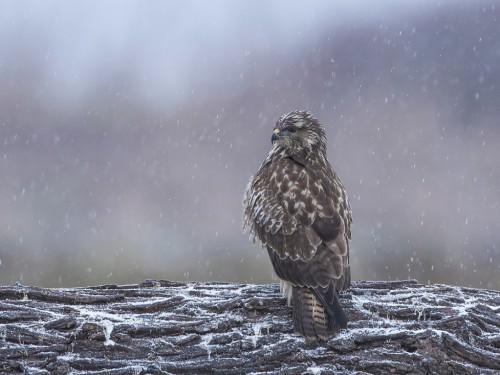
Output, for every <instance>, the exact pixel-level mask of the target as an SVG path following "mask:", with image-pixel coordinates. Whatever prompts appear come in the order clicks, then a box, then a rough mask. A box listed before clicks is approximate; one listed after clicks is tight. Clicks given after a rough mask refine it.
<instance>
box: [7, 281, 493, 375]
mask: <svg viewBox="0 0 500 375" xmlns="http://www.w3.org/2000/svg"><path fill="white" fill-rule="evenodd" d="M341 297H342V298H341V302H342V305H343V307H344V309H345V311H346V313H347V315H348V316H349V319H350V321H349V327H348V330H346V331H342V332H341V333H340V334H339V335H338V336H336V337H334V338H333V339H331V340H330V341H329V342H327V343H319V344H317V343H311V342H305V341H304V340H303V339H302V338H301V337H299V336H297V335H295V334H294V333H293V331H292V325H291V309H290V308H289V307H288V306H286V303H285V300H284V299H283V298H282V297H281V295H280V293H279V287H278V286H277V285H276V284H272V285H250V284H228V283H198V282H189V283H182V282H171V281H163V280H158V281H156V280H149V281H146V282H144V283H142V284H139V285H120V286H117V285H103V286H97V287H89V288H72V289H47V288H38V287H29V286H23V285H13V286H4V287H0V373H2V374H16V373H25V374H69V373H71V374H109V375H111V374H112V375H114V374H171V373H172V374H179V373H184V374H199V373H213V374H232V373H254V374H257V373H271V374H272V373H280V374H303V373H305V374H308V373H309V374H499V373H500V292H498V291H491V290H482V289H473V288H465V287H454V286H447V285H422V284H419V283H417V282H416V281H414V280H408V281H398V282H382V281H380V282H367V281H358V282H354V283H353V286H352V288H351V290H350V291H349V293H345V294H344V295H342V296H341Z"/></svg>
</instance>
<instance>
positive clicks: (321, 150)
mask: <svg viewBox="0 0 500 375" xmlns="http://www.w3.org/2000/svg"><path fill="white" fill-rule="evenodd" d="M311 157H315V158H317V157H319V158H323V159H324V160H327V158H326V146H325V142H319V144H317V143H306V144H304V145H302V147H298V148H291V147H286V146H283V145H282V144H278V143H277V142H275V143H274V144H273V148H272V149H271V151H269V154H268V155H267V157H266V159H265V160H264V162H263V163H262V166H264V165H266V164H270V163H273V162H277V161H279V160H281V159H284V158H291V159H294V160H295V161H296V162H298V163H299V164H303V165H305V163H306V160H308V159H310V158H311Z"/></svg>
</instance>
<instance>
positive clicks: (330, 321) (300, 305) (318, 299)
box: [292, 285, 347, 341]
mask: <svg viewBox="0 0 500 375" xmlns="http://www.w3.org/2000/svg"><path fill="white" fill-rule="evenodd" d="M292 305H293V328H294V331H295V333H297V334H299V335H302V336H304V337H305V338H307V339H310V340H318V339H319V340H323V341H328V340H329V339H330V338H332V337H333V336H335V335H336V334H337V333H338V332H339V331H340V330H341V329H342V328H347V318H346V316H345V313H344V310H342V306H340V301H339V296H338V294H337V292H336V291H335V288H334V287H333V285H330V286H329V287H328V288H317V289H309V288H305V287H296V286H294V287H293V291H292Z"/></svg>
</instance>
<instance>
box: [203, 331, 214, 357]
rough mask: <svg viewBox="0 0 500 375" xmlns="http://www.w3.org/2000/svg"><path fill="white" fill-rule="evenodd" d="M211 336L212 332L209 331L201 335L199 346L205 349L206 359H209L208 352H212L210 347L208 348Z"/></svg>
mask: <svg viewBox="0 0 500 375" xmlns="http://www.w3.org/2000/svg"><path fill="white" fill-rule="evenodd" d="M212 338H213V334H211V333H209V334H207V335H205V336H203V339H202V341H201V346H202V347H204V348H205V349H206V350H207V354H208V359H211V358H210V354H211V353H212V349H210V342H211V341H212Z"/></svg>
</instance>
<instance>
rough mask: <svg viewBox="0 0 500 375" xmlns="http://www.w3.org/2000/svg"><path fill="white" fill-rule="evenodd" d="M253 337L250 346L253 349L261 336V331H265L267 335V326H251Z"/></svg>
mask: <svg viewBox="0 0 500 375" xmlns="http://www.w3.org/2000/svg"><path fill="white" fill-rule="evenodd" d="M252 328H253V336H252V344H253V347H254V348H256V347H257V341H258V340H259V337H260V336H261V335H262V329H263V328H264V329H267V334H269V326H268V325H267V324H264V323H255V324H254V325H253V327H252Z"/></svg>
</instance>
